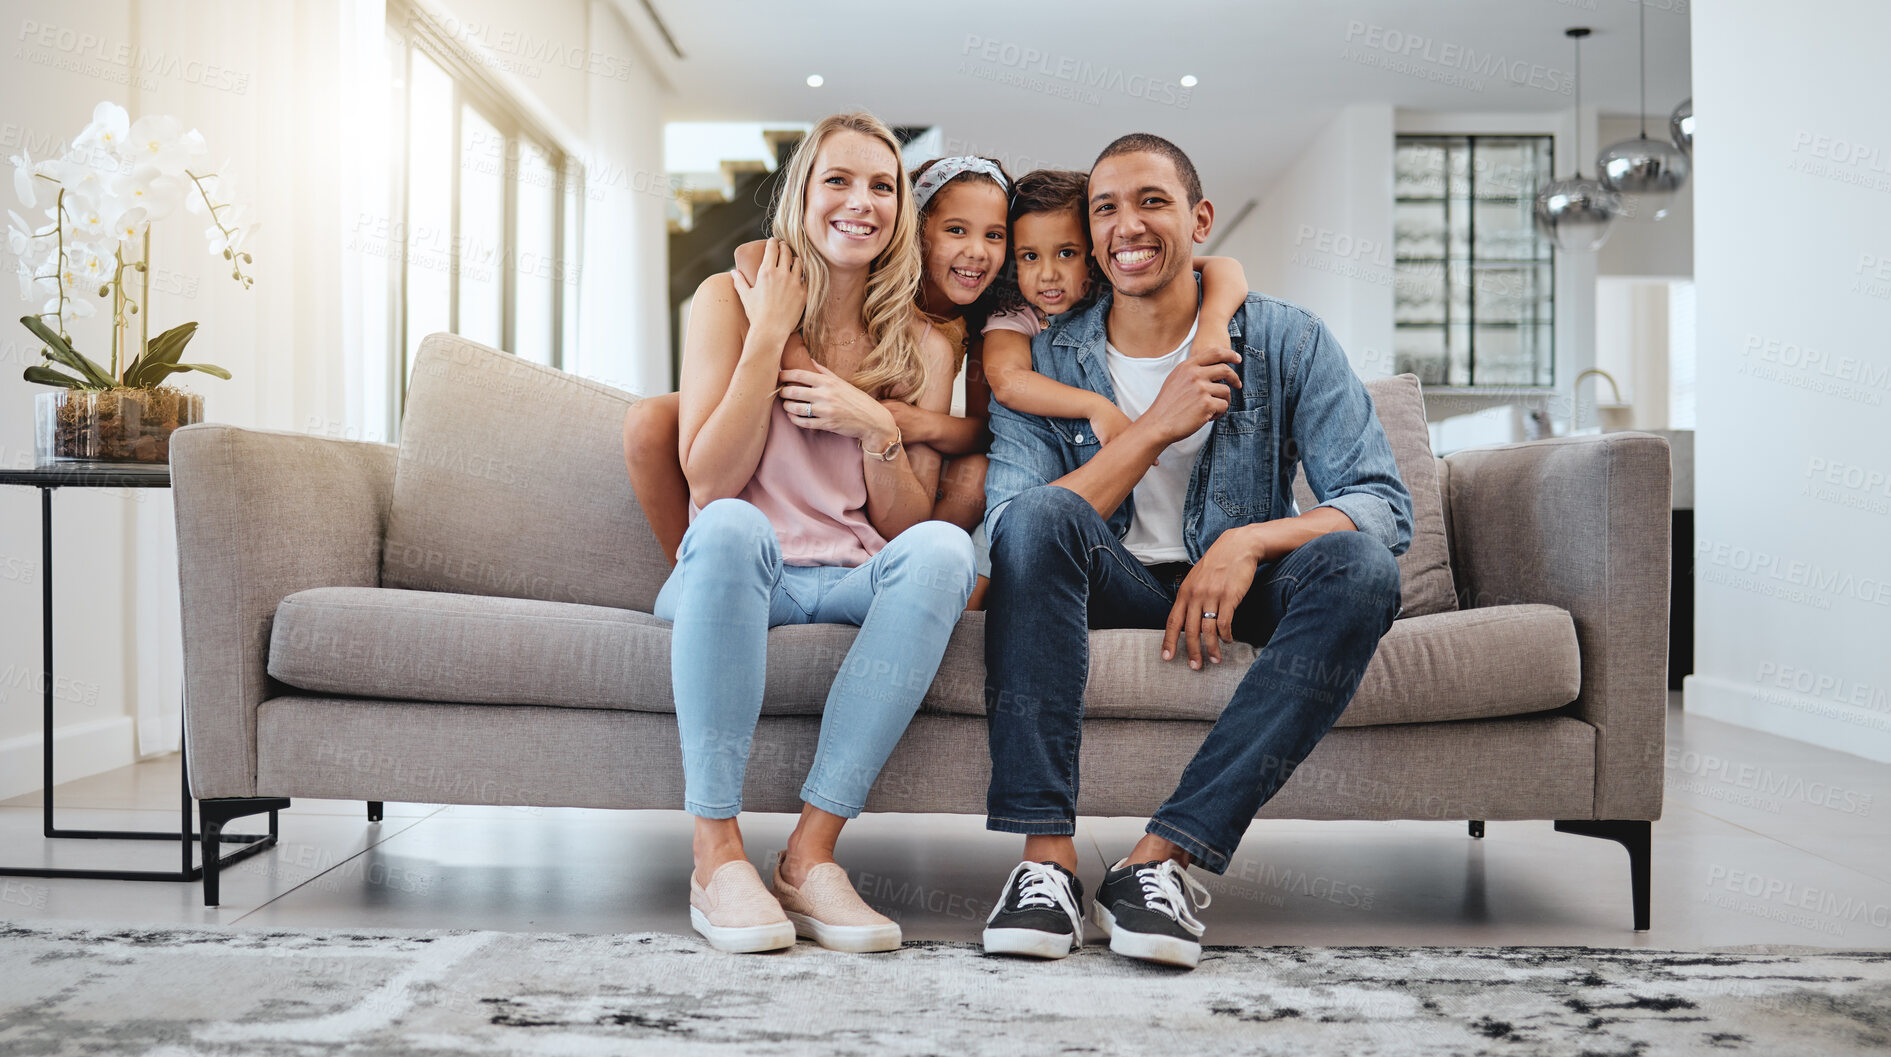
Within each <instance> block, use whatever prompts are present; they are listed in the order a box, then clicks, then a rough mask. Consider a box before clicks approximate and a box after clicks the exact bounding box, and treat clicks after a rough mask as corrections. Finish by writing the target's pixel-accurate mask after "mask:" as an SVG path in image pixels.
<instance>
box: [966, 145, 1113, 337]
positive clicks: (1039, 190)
mask: <svg viewBox="0 0 1891 1057" xmlns="http://www.w3.org/2000/svg"><path fill="white" fill-rule="evenodd" d="M1013 188H1014V190H1013V192H1012V195H1011V211H1010V213H1009V215H1008V217H1007V219H1008V220H1010V222H1011V225H1012V228H1013V229H1014V230H1015V229H1016V227H1017V223H1018V218H1019V217H1021V216H1024V215H1025V214H1027V213H1056V212H1061V211H1064V210H1069V211H1070V212H1071V213H1073V214H1075V215H1076V218H1077V226H1078V227H1079V228H1080V229H1082V231H1083V237H1084V241H1085V242H1088V241H1089V240H1090V221H1089V214H1088V210H1087V209H1086V208H1085V207H1086V206H1087V204H1088V203H1089V199H1090V177H1089V175H1088V174H1087V173H1080V172H1076V171H1074V170H1071V169H1033V170H1031V171H1030V172H1028V173H1025V174H1024V175H1023V176H1020V177H1018V182H1017V183H1016V184H1014V185H1013ZM1083 259H1084V262H1085V263H1086V264H1087V265H1088V266H1089V271H1090V290H1089V292H1088V293H1086V294H1084V295H1083V300H1081V301H1078V302H1077V303H1076V304H1074V305H1072V306H1070V310H1071V311H1073V312H1074V311H1076V310H1078V309H1080V308H1087V307H1089V305H1090V304H1091V303H1092V302H1094V301H1095V300H1096V299H1097V295H1099V294H1100V293H1102V292H1103V291H1104V290H1106V289H1108V288H1109V284H1110V281H1109V280H1108V279H1107V278H1105V277H1104V275H1103V266H1102V265H1100V264H1098V263H1097V257H1096V253H1095V252H1094V247H1092V252H1086V253H1085V254H1084V255H1083ZM1007 265H1008V266H1007V268H1006V269H1005V275H1004V276H1003V279H1007V280H1009V283H1010V288H1011V290H1012V292H1013V294H1014V295H1016V296H1017V297H1018V303H1019V304H1023V303H1024V299H1023V296H1022V295H1021V294H1018V293H1017V291H1018V270H1017V264H1016V261H1015V258H1011V259H1008V260H1007ZM994 285H996V284H994Z"/></svg>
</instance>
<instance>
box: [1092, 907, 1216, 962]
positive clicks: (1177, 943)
mask: <svg viewBox="0 0 1891 1057" xmlns="http://www.w3.org/2000/svg"><path fill="white" fill-rule="evenodd" d="M1091 908H1092V910H1091V913H1092V916H1094V917H1095V918H1096V923H1097V927H1098V928H1100V929H1102V930H1103V934H1104V935H1106V936H1108V937H1109V938H1110V949H1111V950H1113V951H1115V952H1116V953H1118V954H1120V955H1122V956H1124V957H1125V958H1137V959H1140V960H1142V961H1145V962H1155V963H1157V964H1158V965H1178V966H1181V967H1182V968H1184V969H1193V968H1195V966H1196V965H1197V964H1198V963H1200V962H1201V960H1202V945H1201V944H1200V943H1195V942H1191V941H1189V940H1183V939H1177V938H1176V937H1174V936H1160V935H1152V934H1150V933H1147V932H1131V931H1130V930H1128V929H1119V928H1117V927H1116V915H1114V914H1112V913H1110V911H1109V908H1108V907H1106V906H1104V905H1103V904H1102V903H1093V904H1091Z"/></svg>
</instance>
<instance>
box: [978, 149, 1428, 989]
mask: <svg viewBox="0 0 1891 1057" xmlns="http://www.w3.org/2000/svg"><path fill="white" fill-rule="evenodd" d="M1214 216H1215V213H1214V207H1213V206H1212V205H1210V204H1209V202H1208V201H1207V200H1205V199H1204V198H1203V197H1202V189H1201V180H1200V178H1199V177H1198V176H1197V175H1196V172H1195V166H1194V165H1193V163H1191V162H1190V161H1189V159H1188V156H1187V155H1186V154H1184V153H1183V152H1182V151H1181V150H1180V149H1179V148H1178V147H1176V146H1175V145H1174V144H1173V143H1170V142H1169V141H1168V140H1165V139H1163V138H1161V137H1159V136H1152V135H1147V134H1142V133H1138V134H1133V135H1129V136H1124V137H1122V138H1121V139H1118V140H1117V141H1116V142H1114V143H1112V144H1110V145H1109V146H1108V147H1106V148H1104V150H1103V153H1102V154H1100V155H1099V156H1098V157H1097V160H1096V164H1095V166H1093V167H1092V169H1091V172H1090V186H1089V220H1090V235H1091V241H1092V243H1093V245H1094V250H1093V252H1094V253H1095V254H1096V256H1097V259H1098V261H1099V262H1100V263H1101V265H1102V267H1103V271H1104V273H1105V274H1106V275H1107V276H1108V277H1109V280H1110V283H1111V286H1112V287H1113V291H1106V292H1105V293H1104V294H1103V295H1102V296H1100V297H1099V298H1098V299H1097V301H1096V303H1095V304H1094V305H1093V306H1091V307H1090V308H1088V309H1085V310H1082V311H1074V312H1069V313H1066V314H1064V315H1062V316H1059V317H1057V318H1056V320H1055V321H1054V322H1053V323H1052V324H1051V325H1050V327H1049V328H1048V329H1047V330H1046V331H1045V332H1043V333H1042V334H1039V335H1038V336H1037V337H1036V338H1035V339H1034V340H1033V342H1032V345H1031V359H1032V365H1033V367H1034V368H1035V369H1036V370H1037V371H1039V372H1040V373H1042V374H1044V375H1046V376H1048V377H1050V378H1053V379H1056V380H1057V381H1060V382H1064V383H1066V384H1068V385H1074V386H1077V387H1079V388H1083V389H1088V390H1090V391H1092V392H1096V393H1101V394H1103V395H1104V396H1105V397H1107V398H1108V399H1110V400H1111V401H1112V402H1114V403H1115V404H1116V405H1117V406H1118V407H1120V408H1122V410H1123V411H1124V413H1125V414H1127V415H1128V416H1129V417H1130V418H1131V419H1133V420H1134V421H1133V423H1132V425H1131V426H1130V427H1129V428H1128V429H1127V430H1126V431H1125V432H1123V433H1122V434H1121V435H1120V436H1118V437H1117V438H1115V439H1113V440H1112V441H1111V442H1110V443H1109V444H1108V445H1105V446H1099V445H1098V444H1097V441H1096V433H1095V431H1094V429H1092V428H1091V427H1090V424H1089V423H1087V422H1083V421H1079V420H1069V419H1056V418H1043V417H1039V416H1034V415H1026V414H1021V413H1019V412H1016V411H1012V410H1010V409H1008V408H1005V407H1003V406H1002V405H1000V404H998V403H997V402H995V401H994V402H993V404H992V407H991V429H992V437H993V439H992V448H991V467H990V470H989V471H988V475H987V478H986V483H985V491H986V502H987V513H986V530H987V532H988V533H989V534H990V537H991V554H992V566H993V573H992V586H991V596H990V600H989V604H988V610H989V611H988V613H987V616H986V622H985V661H986V687H985V694H986V705H987V712H988V714H989V716H990V722H991V761H992V777H991V787H990V791H989V794H988V797H987V819H986V827H987V828H989V829H994V830H1001V831H1004V832H1009V833H1021V834H1024V835H1025V843H1024V861H1023V862H1021V863H1019V864H1018V866H1017V867H1016V868H1015V869H1013V870H1012V872H1011V876H1010V877H1009V878H1008V879H1007V880H1006V883H1005V890H1004V893H1003V894H1002V896H1001V897H1000V899H999V901H998V904H997V905H996V907H995V908H994V909H993V911H992V914H991V917H990V918H989V920H988V921H987V922H986V929H985V936H984V939H985V949H986V950H987V951H988V952H992V953H1004V954H1024V955H1035V956H1038V957H1062V956H1064V955H1065V954H1068V953H1069V952H1070V950H1071V948H1072V947H1073V946H1081V945H1082V942H1083V917H1084V915H1083V886H1082V884H1081V883H1080V882H1079V881H1078V880H1077V877H1076V871H1077V852H1076V845H1075V843H1074V842H1073V840H1072V834H1073V833H1074V832H1075V826H1076V807H1077V758H1078V749H1079V743H1080V740H1081V737H1082V718H1083V695H1084V686H1085V683H1086V681H1087V679H1088V675H1089V672H1088V666H1089V629H1091V628H1162V629H1164V635H1163V639H1162V644H1161V646H1160V660H1157V659H1156V658H1154V657H1151V658H1149V661H1150V662H1151V663H1166V664H1183V663H1186V664H1187V665H1188V666H1189V667H1190V668H1191V669H1195V670H1197V671H1200V670H1201V669H1202V668H1203V666H1204V664H1210V665H1212V664H1219V663H1220V662H1221V645H1222V644H1223V643H1226V642H1232V641H1234V640H1235V639H1237V638H1239V639H1241V640H1243V641H1245V642H1250V643H1253V644H1255V645H1256V646H1259V647H1260V652H1259V654H1258V656H1257V657H1256V659H1255V661H1254V664H1253V665H1252V667H1250V668H1249V669H1248V671H1247V673H1246V674H1245V675H1244V676H1243V677H1242V679H1241V682H1240V684H1239V686H1237V687H1236V689H1235V692H1234V696H1233V698H1232V699H1231V700H1229V702H1228V703H1227V705H1226V706H1225V707H1224V708H1223V710H1222V712H1221V716H1220V719H1219V720H1217V721H1216V723H1215V724H1214V726H1213V727H1212V728H1211V729H1210V730H1209V732H1208V736H1207V738H1206V739H1205V740H1203V742H1202V744H1201V748H1200V749H1199V750H1198V751H1197V752H1196V753H1195V756H1194V758H1193V759H1192V760H1190V761H1189V762H1188V764H1187V766H1186V767H1185V768H1183V770H1182V772H1181V775H1180V780H1179V782H1178V783H1177V785H1176V786H1175V790H1174V793H1173V794H1172V795H1170V796H1169V798H1168V800H1167V802H1165V803H1164V804H1163V805H1162V806H1161V808H1159V809H1158V810H1157V811H1156V813H1155V815H1154V816H1153V817H1152V818H1151V819H1150V821H1149V825H1148V830H1147V833H1146V834H1145V835H1144V836H1143V838H1142V839H1141V840H1140V841H1139V842H1138V843H1137V844H1136V846H1135V847H1134V848H1133V849H1130V851H1129V853H1128V854H1127V855H1126V856H1124V857H1123V858H1122V859H1120V860H1118V861H1117V862H1116V863H1114V864H1113V865H1112V866H1110V867H1109V868H1108V869H1107V870H1106V871H1105V873H1104V877H1103V882H1102V884H1101V885H1100V886H1099V888H1098V889H1097V893H1096V897H1095V900H1094V915H1093V916H1094V919H1095V921H1096V923H1097V925H1098V926H1099V927H1100V928H1101V929H1103V931H1104V932H1105V933H1106V934H1107V935H1109V937H1110V947H1111V949H1112V950H1115V951H1117V952H1118V953H1121V954H1125V955H1128V956H1130V957H1135V958H1142V959H1146V960H1150V961H1156V962H1164V963H1168V964H1173V965H1184V966H1193V965H1195V963H1196V961H1197V960H1198V959H1199V958H1200V956H1201V936H1202V931H1203V926H1202V924H1201V922H1200V920H1199V919H1197V918H1196V917H1195V915H1194V913H1193V910H1194V909H1195V908H1199V907H1202V906H1206V905H1207V892H1206V890H1205V889H1203V888H1202V886H1201V885H1200V884H1199V883H1198V882H1196V881H1195V880H1194V879H1193V878H1192V877H1190V876H1189V874H1188V872H1187V867H1188V866H1189V865H1190V863H1194V864H1197V865H1199V866H1201V867H1203V868H1205V869H1207V870H1210V871H1212V872H1214V873H1221V872H1222V871H1224V870H1225V869H1227V866H1228V859H1229V856H1230V855H1231V854H1232V853H1233V851H1234V849H1235V847H1236V845H1238V844H1239V843H1240V842H1241V837H1242V834H1243V833H1244V832H1246V830H1247V826H1248V823H1249V822H1250V821H1251V820H1252V819H1253V818H1254V814H1255V812H1256V811H1257V810H1258V809H1259V808H1260V806H1261V804H1263V803H1265V802H1266V801H1267V799H1268V798H1269V797H1271V796H1272V795H1273V794H1274V792H1275V791H1276V790H1277V789H1279V788H1280V785H1281V783H1283V782H1284V781H1286V779H1287V778H1288V777H1289V776H1290V775H1291V774H1292V772H1293V768H1294V767H1295V766H1297V765H1298V764H1299V763H1300V761H1301V760H1303V759H1305V757H1306V755H1307V753H1308V752H1310V751H1311V750H1312V749H1313V746H1314V745H1315V744H1316V743H1317V742H1318V741H1319V740H1320V738H1321V737H1323V736H1325V734H1326V732H1327V730H1328V729H1329V728H1330V727H1332V725H1333V721H1334V720H1336V719H1338V718H1339V714H1340V713H1341V712H1342V711H1344V710H1345V708H1346V705H1347V703H1348V702H1349V701H1351V700H1352V696H1353V692H1354V691H1355V690H1356V689H1357V688H1358V686H1359V680H1360V677H1361V675H1362V674H1363V673H1364V671H1365V667H1366V664H1367V662H1368V661H1370V660H1371V659H1372V655H1373V652H1374V651H1375V650H1376V649H1377V648H1378V644H1379V639H1380V637H1381V636H1383V635H1384V634H1385V632H1386V630H1387V629H1388V628H1389V627H1390V626H1391V624H1392V620H1393V618H1394V617H1396V616H1397V615H1398V612H1399V608H1400V607H1399V571H1398V564H1397V562H1396V561H1395V560H1394V555H1396V554H1399V553H1402V552H1403V551H1404V550H1405V548H1406V546H1407V545H1408V544H1409V543H1410V542H1411V524H1412V502H1411V495H1410V493H1409V492H1407V491H1406V489H1405V485H1404V483H1403V482H1402V481H1401V480H1400V479H1399V474H1398V468H1397V466H1396V465H1395V464H1394V462H1393V459H1392V449H1391V446H1390V445H1389V444H1388V443H1387V441H1386V437H1385V431H1384V430H1383V429H1382V428H1381V427H1380V425H1379V420H1378V417H1377V416H1376V415H1375V414H1374V413H1373V409H1372V400H1371V397H1369V396H1368V395H1367V393H1366V390H1365V387H1364V386H1363V385H1362V384H1360V381H1359V379H1358V377H1357V376H1356V375H1355V374H1354V373H1353V370H1352V367H1351V366H1350V365H1349V364H1348V363H1347V361H1346V355H1345V353H1344V352H1343V351H1342V350H1341V349H1340V347H1339V345H1338V343H1337V342H1335V341H1334V340H1333V336H1332V335H1331V334H1330V333H1329V332H1328V331H1327V329H1326V326H1325V324H1323V323H1321V322H1320V320H1319V319H1318V318H1316V317H1315V316H1313V315H1312V314H1311V313H1309V312H1307V311H1306V310H1304V309H1302V308H1299V307H1298V306H1295V305H1292V304H1289V303H1287V302H1285V301H1280V300H1277V299H1275V298H1271V297H1265V296H1262V295H1259V294H1250V295H1248V299H1247V303H1246V305H1245V306H1244V307H1243V308H1242V310H1241V311H1240V312H1238V313H1236V314H1235V317H1234V320H1233V322H1232V323H1231V324H1230V325H1229V328H1228V331H1229V333H1228V347H1227V348H1225V349H1220V350H1216V351H1214V352H1210V353H1204V354H1200V355H1196V356H1193V357H1191V356H1189V349H1190V347H1191V345H1193V344H1194V341H1195V329H1196V324H1197V322H1198V315H1199V302H1200V296H1201V295H1200V290H1199V284H1198V283H1197V282H1196V280H1195V278H1194V271H1193V268H1192V264H1191V261H1192V258H1193V256H1194V252H1195V250H1194V248H1195V244H1196V243H1199V242H1204V241H1206V240H1207V238H1208V233H1209V230H1210V228H1211V227H1212V226H1213V224H1214ZM1296 462H1300V463H1303V464H1304V465H1305V467H1306V474H1307V483H1308V484H1309V485H1310V486H1311V487H1312V489H1313V493H1314V495H1315V496H1316V497H1318V499H1319V500H1320V502H1319V505H1318V506H1316V507H1314V508H1312V509H1310V510H1307V511H1304V512H1300V513H1295V510H1294V507H1293V505H1292V502H1293V501H1292V498H1291V492H1290V487H1291V483H1292V480H1293V471H1294V465H1295V463H1296ZM1153 648H1154V647H1152V649H1153ZM1184 658H1186V660H1184ZM1134 751H1135V750H1133V749H1132V750H1125V752H1126V753H1133V752H1134ZM1110 763H1111V765H1113V766H1114V767H1117V768H1120V769H1122V770H1124V771H1132V772H1134V773H1136V774H1138V775H1147V774H1149V773H1150V771H1151V767H1152V761H1150V760H1148V759H1146V758H1144V759H1135V758H1126V757H1119V758H1118V759H1116V760H1113V761H1110ZM1093 780H1102V781H1105V782H1107V781H1109V780H1111V775H1110V774H1108V773H1105V774H1103V775H1101V776H1093Z"/></svg>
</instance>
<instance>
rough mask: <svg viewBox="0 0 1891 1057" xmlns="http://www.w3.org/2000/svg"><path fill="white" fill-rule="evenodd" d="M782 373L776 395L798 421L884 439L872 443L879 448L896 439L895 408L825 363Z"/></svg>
mask: <svg viewBox="0 0 1891 1057" xmlns="http://www.w3.org/2000/svg"><path fill="white" fill-rule="evenodd" d="M779 377H780V379H781V389H780V391H779V392H778V393H777V394H776V396H777V398H778V399H779V400H781V402H782V403H783V405H785V408H784V409H785V410H786V411H787V412H788V417H789V418H790V419H793V420H794V424H795V425H797V426H800V427H802V428H803V429H822V430H826V431H827V432H829V433H838V434H840V435H841V436H843V437H852V438H854V439H855V440H859V441H862V442H867V441H875V442H881V443H877V444H874V445H872V447H873V450H875V451H882V450H884V449H885V448H886V446H887V445H888V444H891V443H892V442H893V431H894V429H896V428H897V427H896V426H895V424H894V421H893V414H892V412H890V411H888V410H887V409H886V408H884V407H881V406H880V402H879V401H878V400H875V399H874V398H873V397H871V396H868V395H867V394H866V393H864V392H862V391H861V389H860V388H859V387H858V386H856V385H854V383H852V382H850V381H848V380H847V379H845V378H842V377H841V376H840V375H838V374H835V373H834V372H833V371H830V370H828V369H827V368H826V367H825V366H823V365H821V364H819V363H816V364H815V365H814V369H813V370H811V371H804V370H789V371H782V372H781V373H780V375H779Z"/></svg>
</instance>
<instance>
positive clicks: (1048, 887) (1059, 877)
mask: <svg viewBox="0 0 1891 1057" xmlns="http://www.w3.org/2000/svg"><path fill="white" fill-rule="evenodd" d="M1081 946H1083V882H1082V881H1079V880H1077V877H1076V875H1075V874H1073V873H1071V872H1070V871H1069V870H1066V869H1064V868H1063V867H1062V866H1059V865H1057V864H1056V863H1054V862H1021V863H1019V864H1018V865H1017V867H1016V868H1014V869H1013V870H1012V871H1011V876H1010V877H1007V878H1005V891H1004V895H1003V896H1002V897H1000V898H999V900H998V905H997V906H995V907H992V908H991V916H990V917H987V918H986V919H985V953H986V954H1025V955H1029V956H1031V957H1033V958H1062V957H1063V956H1064V955H1066V954H1069V953H1070V951H1071V949H1072V948H1073V947H1081Z"/></svg>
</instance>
